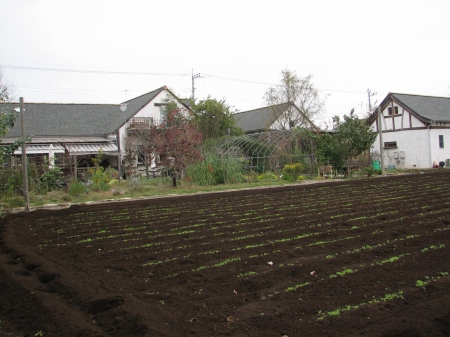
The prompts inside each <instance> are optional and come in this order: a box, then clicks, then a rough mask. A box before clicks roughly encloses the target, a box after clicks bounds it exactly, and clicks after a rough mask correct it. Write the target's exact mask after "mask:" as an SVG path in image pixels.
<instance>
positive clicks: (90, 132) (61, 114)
mask: <svg viewBox="0 0 450 337" xmlns="http://www.w3.org/2000/svg"><path fill="white" fill-rule="evenodd" d="M164 89H165V87H161V88H159V89H157V90H154V91H152V92H149V93H147V94H145V95H142V96H139V97H136V98H134V99H131V100H129V101H127V102H124V103H125V104H127V109H126V110H125V111H122V110H121V109H120V107H121V105H120V104H59V103H25V104H24V108H25V115H24V116H25V117H24V121H25V130H26V134H27V135H31V136H58V137H76V136H79V137H80V136H104V135H107V134H109V133H113V132H115V131H116V130H117V129H118V128H119V127H120V126H121V125H123V124H124V123H125V122H126V121H127V120H128V119H129V118H131V117H132V116H134V115H135V114H136V113H137V112H138V111H139V110H140V109H142V108H143V107H144V106H145V105H147V104H148V103H149V102H150V101H151V100H153V99H154V98H155V97H156V96H157V95H158V94H159V93H160V92H161V91H162V90H164ZM18 107H19V104H18V103H8V104H3V109H2V111H4V110H5V109H7V110H8V111H12V110H13V109H15V108H18ZM20 134H21V128H20V123H18V122H17V121H16V123H15V125H14V127H13V128H11V130H9V132H8V134H7V135H6V137H19V136H20Z"/></svg>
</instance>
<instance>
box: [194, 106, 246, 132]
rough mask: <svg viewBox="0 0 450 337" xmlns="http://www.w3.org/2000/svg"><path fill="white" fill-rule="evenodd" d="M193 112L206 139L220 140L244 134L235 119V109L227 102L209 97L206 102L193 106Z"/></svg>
mask: <svg viewBox="0 0 450 337" xmlns="http://www.w3.org/2000/svg"><path fill="white" fill-rule="evenodd" d="M192 111H193V113H194V118H195V121H196V122H197V124H198V127H199V130H200V132H201V133H202V134H203V137H204V138H205V139H207V138H219V137H222V136H225V135H227V134H230V135H231V136H239V135H242V134H244V132H243V131H242V129H240V128H238V127H237V126H236V121H235V119H234V117H233V113H234V112H236V111H233V108H232V107H231V106H230V105H228V104H227V103H226V102H225V100H224V99H223V100H220V101H218V100H216V99H213V98H211V97H208V98H207V99H205V100H202V101H199V102H198V103H197V104H195V103H194V104H193V106H192Z"/></svg>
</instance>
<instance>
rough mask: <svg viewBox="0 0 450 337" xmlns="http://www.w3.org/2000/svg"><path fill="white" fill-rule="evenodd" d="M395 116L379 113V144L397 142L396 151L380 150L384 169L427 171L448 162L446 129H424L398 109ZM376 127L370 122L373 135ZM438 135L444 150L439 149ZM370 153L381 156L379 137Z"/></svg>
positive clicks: (448, 131) (449, 141)
mask: <svg viewBox="0 0 450 337" xmlns="http://www.w3.org/2000/svg"><path fill="white" fill-rule="evenodd" d="M389 106H394V107H395V106H397V104H395V103H394V104H393V105H391V104H389ZM398 112H399V114H398V115H397V116H389V115H388V109H387V108H386V109H384V110H383V111H382V130H383V131H384V132H383V144H384V143H386V142H397V148H392V149H386V148H384V149H383V154H384V166H385V167H388V166H395V167H396V168H407V169H409V168H431V167H433V162H437V163H439V162H440V161H443V162H446V159H450V128H440V129H437V128H436V126H434V125H432V126H431V128H428V126H427V125H425V124H424V123H423V122H421V121H420V120H419V119H417V118H416V117H414V115H412V114H411V115H410V113H409V112H408V111H407V110H405V109H403V108H402V107H401V106H398ZM376 126H377V121H374V122H373V123H372V125H371V128H372V130H373V131H374V132H378V130H377V127H376ZM439 135H442V136H443V137H444V148H440V147H439ZM372 151H373V152H377V153H380V152H381V151H380V140H379V136H377V139H376V141H375V143H374V146H373V149H372ZM401 153H404V158H402V155H401ZM396 157H397V158H396Z"/></svg>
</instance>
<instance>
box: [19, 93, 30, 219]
mask: <svg viewBox="0 0 450 337" xmlns="http://www.w3.org/2000/svg"><path fill="white" fill-rule="evenodd" d="M24 113H25V108H24V104H23V97H20V121H21V126H20V128H21V133H22V175H23V198H24V199H25V211H26V212H29V211H30V199H29V194H28V169H27V144H26V141H25V122H24V120H25V118H24Z"/></svg>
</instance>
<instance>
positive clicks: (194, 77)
mask: <svg viewBox="0 0 450 337" xmlns="http://www.w3.org/2000/svg"><path fill="white" fill-rule="evenodd" d="M199 77H201V76H200V73H198V74H195V75H194V69H192V100H193V101H195V86H194V80H195V79H196V78H199Z"/></svg>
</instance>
